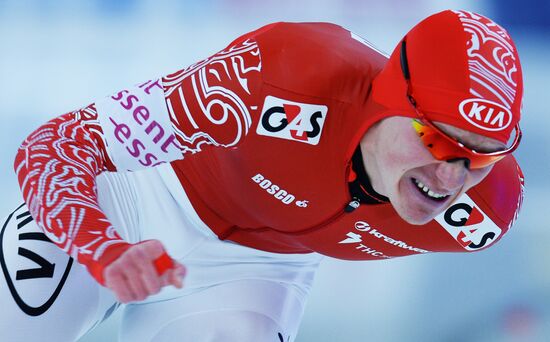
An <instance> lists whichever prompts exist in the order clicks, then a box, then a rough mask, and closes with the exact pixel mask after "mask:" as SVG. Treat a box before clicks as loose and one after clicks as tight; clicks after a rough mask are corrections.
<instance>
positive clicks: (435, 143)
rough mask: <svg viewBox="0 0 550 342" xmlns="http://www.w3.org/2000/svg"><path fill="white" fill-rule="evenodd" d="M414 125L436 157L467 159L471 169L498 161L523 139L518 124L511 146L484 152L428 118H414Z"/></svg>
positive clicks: (447, 159) (425, 144) (423, 141)
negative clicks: (442, 128) (451, 135)
mask: <svg viewBox="0 0 550 342" xmlns="http://www.w3.org/2000/svg"><path fill="white" fill-rule="evenodd" d="M417 112H418V111H417ZM412 125H413V128H414V130H415V131H416V133H417V134H418V136H419V137H420V140H422V143H423V144H424V146H426V148H427V149H428V151H430V153H431V154H432V156H433V157H434V158H435V159H437V160H444V161H452V160H457V159H466V160H468V163H467V164H468V165H469V167H470V168H471V169H480V168H484V167H487V166H489V165H491V164H494V163H496V162H497V161H499V160H501V159H502V158H504V157H506V156H507V155H508V154H510V153H512V152H513V151H514V150H515V149H516V147H517V146H518V145H519V141H520V139H521V130H520V129H519V126H516V135H515V139H514V142H513V143H512V145H511V146H510V147H508V148H506V149H505V150H502V151H496V152H489V153H483V152H477V151H475V150H473V149H470V148H468V147H466V146H465V145H464V144H462V143H461V142H460V141H458V140H456V139H454V138H452V137H450V136H448V135H447V134H445V133H444V132H443V131H442V130H440V129H439V128H437V126H435V125H434V124H432V123H431V122H430V121H428V120H421V119H413V120H412Z"/></svg>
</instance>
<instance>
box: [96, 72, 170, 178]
mask: <svg viewBox="0 0 550 342" xmlns="http://www.w3.org/2000/svg"><path fill="white" fill-rule="evenodd" d="M96 109H97V114H98V118H99V121H100V123H101V127H102V128H103V132H104V136H105V140H106V141H107V148H108V149H109V151H110V152H111V156H112V158H113V159H114V160H113V161H114V164H115V165H116V166H117V167H118V168H120V169H126V170H138V169H143V168H145V167H150V166H155V165H158V164H160V163H163V162H167V161H172V160H175V159H180V158H181V152H180V150H179V148H178V145H177V141H176V136H175V135H174V133H173V129H172V124H171V122H170V117H169V114H168V109H167V108H166V101H165V98H164V92H163V88H162V83H161V80H160V79H157V80H154V81H153V80H151V81H147V82H145V83H143V84H140V85H138V86H136V87H133V88H130V89H125V90H122V91H120V92H118V93H117V94H115V95H113V96H109V97H107V98H105V99H103V100H100V101H98V102H97V103H96Z"/></svg>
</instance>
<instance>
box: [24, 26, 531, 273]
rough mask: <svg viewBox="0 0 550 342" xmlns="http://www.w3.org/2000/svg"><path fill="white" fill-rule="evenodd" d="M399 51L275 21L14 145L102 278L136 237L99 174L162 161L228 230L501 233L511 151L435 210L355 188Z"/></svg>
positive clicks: (514, 180) (380, 252) (295, 236)
mask: <svg viewBox="0 0 550 342" xmlns="http://www.w3.org/2000/svg"><path fill="white" fill-rule="evenodd" d="M386 60H387V58H386V57H385V56H384V55H382V54H381V53H379V52H378V51H377V50H376V49H375V48H374V47H372V46H371V45H370V44H369V43H368V42H367V41H365V40H364V39H362V38H360V37H359V36H357V35H355V34H353V33H351V32H349V31H347V30H345V29H343V28H341V27H339V26H336V25H333V24H326V23H300V24H298V23H276V24H271V25H268V26H265V27H263V28H261V29H259V30H257V31H254V32H251V33H249V34H246V35H244V36H242V37H240V38H238V39H237V40H235V41H234V42H233V43H231V44H230V45H229V46H228V47H227V48H226V49H224V50H222V51H220V52H219V53H217V54H215V55H213V56H212V57H210V58H207V59H205V60H203V61H201V62H198V63H196V64H194V65H192V66H190V67H188V68H186V69H183V70H180V71H178V72H176V73H173V74H170V75H167V76H165V77H162V78H160V79H157V80H151V81H148V82H145V83H143V84H140V85H138V86H136V87H133V88H128V89H125V90H122V91H121V92H119V93H117V94H115V95H113V96H110V97H107V98H106V99H103V100H100V101H97V102H96V103H94V104H91V105H89V106H87V107H85V108H83V109H81V110H77V111H74V112H71V113H68V114H65V115H63V116H60V117H58V118H56V119H54V120H52V121H50V122H48V123H47V124H45V125H44V126H42V127H40V128H39V129H38V130H36V131H35V132H34V133H32V134H31V135H30V136H29V137H28V138H27V139H26V141H25V142H24V143H23V145H22V146H21V148H20V149H19V151H18V154H17V157H16V161H15V169H16V171H17V173H18V177H19V182H20V185H21V188H22V191H23V193H24V196H25V199H26V201H27V204H28V206H29V209H30V211H31V213H32V215H33V217H34V218H35V220H36V221H37V223H38V224H39V225H40V226H41V227H42V228H43V229H44V230H45V232H46V234H47V236H48V237H49V238H50V239H51V240H52V241H53V242H54V243H56V244H57V245H58V246H59V247H61V248H62V249H64V250H65V251H67V252H68V253H70V254H71V255H73V256H74V257H77V258H78V261H79V262H81V263H82V264H84V265H86V266H87V267H88V268H89V270H90V272H91V273H92V275H93V276H94V277H95V278H96V279H98V280H99V281H100V282H101V280H102V277H101V274H102V269H103V268H104V267H105V266H106V265H108V264H109V263H110V262H111V261H113V260H114V259H116V258H117V257H118V256H119V255H120V254H121V253H122V252H123V251H124V250H125V249H127V248H128V247H129V246H130V245H129V244H127V243H126V242H124V241H122V239H121V238H120V237H119V235H118V234H117V233H116V227H112V226H111V224H110V223H109V221H108V220H107V219H106V217H105V215H104V214H103V213H102V211H101V209H100V208H99V207H98V205H97V197H96V192H95V190H96V189H95V177H96V176H97V175H98V174H99V173H101V172H103V171H126V170H136V169H139V168H143V167H152V166H155V165H158V164H159V163H163V162H171V165H172V167H173V169H174V170H175V172H176V174H177V176H178V178H179V180H180V181H181V185H182V186H183V188H184V190H185V192H186V193H187V195H188V197H189V199H190V201H191V203H192V205H193V207H194V208H195V210H196V211H197V213H198V214H199V216H200V217H201V219H202V220H203V221H204V222H205V223H206V224H207V225H208V226H209V227H210V228H211V229H212V231H213V232H214V233H216V234H217V236H218V237H219V238H220V239H227V240H231V241H234V242H237V243H239V244H242V245H246V246H250V247H254V248H257V249H262V250H266V251H270V252H278V253H309V252H313V251H315V252H319V253H322V254H325V255H328V256H331V257H335V258H340V259H349V260H369V259H385V258H392V257H398V256H405V255H412V254H421V253H429V252H444V251H445V252H447V251H448V252H465V251H476V250H479V249H482V248H485V247H488V246H489V245H491V244H493V243H494V242H495V241H497V240H499V239H500V238H501V237H502V236H503V235H504V234H505V233H506V232H507V231H508V230H509V229H510V227H511V226H512V224H513V222H514V221H515V219H516V217H517V214H518V211H519V208H520V206H521V202H522V198H523V176H522V174H521V171H520V169H519V167H518V165H517V163H516V161H515V159H514V158H513V157H512V156H509V157H507V158H505V159H503V160H502V161H500V162H499V163H497V164H496V165H495V167H494V168H493V170H492V171H491V173H490V174H489V175H488V176H487V177H486V179H485V180H484V181H483V182H481V183H480V184H479V185H477V186H476V187H474V188H472V189H471V190H469V191H468V192H467V193H466V194H465V195H463V196H462V197H461V198H459V199H458V200H457V201H456V202H455V203H454V204H453V205H451V206H450V208H448V209H447V210H446V211H445V212H443V213H441V214H440V215H438V216H437V217H436V218H435V219H434V220H432V221H431V222H429V223H428V224H425V225H423V226H413V225H410V224H408V223H406V222H405V221H403V220H402V219H401V218H400V217H399V216H398V215H397V213H396V212H395V211H394V209H393V207H392V206H391V204H390V203H380V204H368V205H367V204H361V205H358V203H357V202H354V201H353V199H352V197H351V195H350V191H349V187H348V181H349V179H350V178H351V175H350V173H351V172H352V171H351V159H352V155H353V153H354V151H355V149H356V148H357V146H358V144H359V141H360V139H361V137H362V136H363V135H364V133H365V132H366V131H367V130H368V128H369V127H370V126H371V125H372V124H373V123H375V122H377V121H378V120H380V119H382V118H383V116H381V115H380V114H379V113H386V114H384V115H386V116H387V115H388V114H387V111H384V110H383V108H381V107H380V105H378V104H377V103H376V102H374V101H373V100H372V99H371V97H369V94H370V92H371V86H372V81H373V79H374V78H375V76H376V75H377V73H378V72H379V71H380V70H381V69H382V67H383V66H384V64H385V63H386ZM403 96H405V94H403ZM367 163H368V160H367Z"/></svg>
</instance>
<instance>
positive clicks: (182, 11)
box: [0, 0, 550, 342]
mask: <svg viewBox="0 0 550 342" xmlns="http://www.w3.org/2000/svg"><path fill="white" fill-rule="evenodd" d="M549 7H550V6H549V5H548V4H547V2H546V1H536V0H528V1H521V2H517V1H435V0H431V1H428V0H421V1H414V2H413V1H404V0H392V1H374V0H373V1H358V0H349V1H335V0H334V1H329V0H317V1H311V0H304V1H299V2H298V1H271V0H268V1H262V2H259V1H252V0H241V1H228V0H225V1H221V0H220V1H200V2H199V1H196V2H193V1H153V0H140V1H127V0H126V1H91V0H88V1H69V0H61V1H39V0H35V1H15V0H13V1H0V122H1V125H0V146H1V147H2V148H1V149H0V175H1V176H0V189H1V191H0V215H2V216H4V215H6V214H7V213H8V212H10V210H12V209H14V208H15V206H16V205H17V204H18V202H19V197H18V196H19V195H18V188H17V186H16V183H17V182H16V178H15V175H14V173H13V171H12V161H13V157H14V155H15V151H16V148H17V147H18V145H19V143H20V142H21V141H22V140H23V139H24V138H25V136H26V135H27V134H28V133H30V132H31V131H32V130H33V129H35V128H36V127H38V126H39V125H40V124H41V123H43V122H44V121H46V120H47V119H49V118H52V117H54V116H56V115H58V114H61V113H64V112H67V111H69V110H73V109H75V108H79V107H81V106H82V105H84V104H87V103H90V102H92V101H94V100H95V99H97V98H99V97H102V96H104V95H106V94H110V93H113V92H114V91H117V90H119V89H120V88H122V87H125V86H127V85H129V84H135V83H137V82H140V81H143V80H145V79H149V78H150V77H153V76H159V75H164V74H167V73H169V72H172V71H175V70H178V69H181V68H182V67H184V66H187V65H189V64H191V63H194V62H195V61H197V60H199V59H202V58H204V57H207V56H209V55H210V54H212V53H214V52H216V51H217V50H219V49H221V48H223V47H224V46H225V45H226V44H227V43H228V42H230V41H231V40H233V39H234V38H235V37H237V36H239V35H240V34H242V33H244V32H247V31H250V30H252V29H255V28H257V27H259V26H262V25H264V24H266V23H269V22H273V21H281V20H282V21H330V22H334V23H337V24H340V25H342V26H344V27H346V28H348V29H351V30H352V31H354V32H355V33H357V34H359V35H360V36H363V37H365V38H367V39H368V40H370V41H371V42H373V43H374V44H375V45H377V46H378V47H380V48H381V49H382V50H385V51H387V52H390V51H391V50H392V49H393V46H394V44H395V43H396V42H397V41H398V40H399V39H400V38H401V36H402V35H403V34H404V33H405V32H406V31H407V30H408V29H409V28H410V27H412V26H413V25H414V24H415V23H416V22H418V21H419V20H421V19H422V18H424V17H426V16H428V15H429V14H432V13H434V12H437V11H439V10H443V9H447V8H453V9H468V10H472V11H477V12H480V13H482V14H485V15H487V16H489V17H492V18H494V19H495V20H497V22H500V23H501V24H503V25H504V26H506V27H507V28H508V30H509V32H510V33H511V35H512V36H513V37H514V39H515V41H516V43H517V45H518V48H519V51H520V56H521V59H522V63H523V69H524V78H525V101H524V118H523V120H522V128H523V131H524V140H523V143H522V145H521V146H520V148H519V149H518V151H517V152H516V153H515V155H516V158H517V159H518V160H519V162H520V165H521V166H522V168H523V171H524V173H525V177H526V198H525V202H524V207H523V210H522V212H521V215H520V217H519V220H518V222H517V224H516V225H515V226H514V228H513V230H512V231H511V232H510V233H509V234H508V235H507V236H506V237H505V238H504V239H503V240H502V241H501V242H500V243H499V244H498V245H496V246H494V247H492V248H490V249H488V250H487V251H483V252H480V253H475V254H438V255H423V256H418V257H410V258H405V259H396V260H389V261H384V262H342V261H337V260H331V259H327V260H326V261H325V262H324V263H323V264H322V267H321V269H320V271H319V273H318V276H317V279H316V287H314V290H313V292H312V294H311V297H310V299H309V305H308V307H307V310H306V313H305V317H304V321H303V324H302V329H301V331H300V334H299V336H298V341H299V342H306V341H367V340H368V341H548V340H550V309H549V306H550V305H549V304H550V288H549V285H550V272H549V270H548V267H547V264H546V262H547V261H548V260H549V257H550V248H548V246H549V244H550V233H549V232H550V229H548V217H547V212H548V210H549V209H548V208H549V204H550V201H549V200H548V199H547V197H546V194H547V192H548V190H549V187H550V182H549V181H548V174H549V171H550V161H549V157H550V149H549V146H550V137H549V135H548V133H547V130H548V128H550V125H549V124H550V118H549V116H548V114H547V113H548V106H547V104H546V103H545V100H547V98H548V95H547V94H548V86H547V84H548V80H549V79H550V69H549V67H548V65H547V64H548V55H549V52H550V44H549V38H548V37H549V32H550V30H549V27H550V23H549V22H548V19H547V18H548V15H549V14H550V10H549ZM2 213H3V214H2ZM1 300H5V299H3V298H2V299H0V301H1ZM118 320H119V317H118V315H115V316H114V317H113V318H112V319H111V320H109V321H108V322H106V323H104V324H103V325H102V326H100V327H99V328H98V329H97V330H96V331H94V332H92V333H91V334H89V335H88V336H86V337H85V338H83V339H82V341H88V342H89V341H113V340H115V339H116V331H117V323H118Z"/></svg>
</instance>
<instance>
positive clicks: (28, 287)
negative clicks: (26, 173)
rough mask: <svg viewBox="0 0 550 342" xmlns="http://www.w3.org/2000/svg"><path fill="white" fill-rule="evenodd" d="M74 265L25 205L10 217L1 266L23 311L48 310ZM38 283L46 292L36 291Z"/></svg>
mask: <svg viewBox="0 0 550 342" xmlns="http://www.w3.org/2000/svg"><path fill="white" fill-rule="evenodd" d="M37 251H40V254H39V253H37ZM72 264H73V259H72V258H70V257H69V256H68V255H66V254H65V253H63V252H62V251H61V250H60V249H59V248H58V247H57V246H55V245H54V244H53V243H52V242H51V241H50V240H49V239H48V238H47V237H46V235H45V234H44V233H42V231H41V230H40V228H39V227H38V226H37V225H36V223H34V221H33V218H32V217H31V214H30V213H29V212H28V210H27V207H26V206H25V205H24V204H23V205H21V206H20V207H18V208H17V209H16V210H15V211H14V212H13V213H12V214H10V215H9V216H8V218H7V220H6V222H5V223H4V225H3V226H2V230H1V231H0V266H1V267H2V271H3V273H4V277H5V279H6V284H7V285H8V288H9V290H10V292H11V294H12V296H13V299H14V300H15V302H16V303H17V305H18V306H19V308H21V310H22V311H23V312H25V313H26V314H27V315H29V316H40V315H42V314H43V313H45V312H46V311H47V310H48V309H49V308H50V307H51V306H52V304H53V303H54V302H55V300H56V299H57V297H58V296H59V294H60V292H61V289H62V288H63V285H64V284H65V281H66V280H67V277H68V275H69V272H70V270H71V266H72ZM15 268H17V269H15ZM56 271H57V272H56ZM38 283H40V288H41V289H44V290H45V291H36V285H37V284H38Z"/></svg>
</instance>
